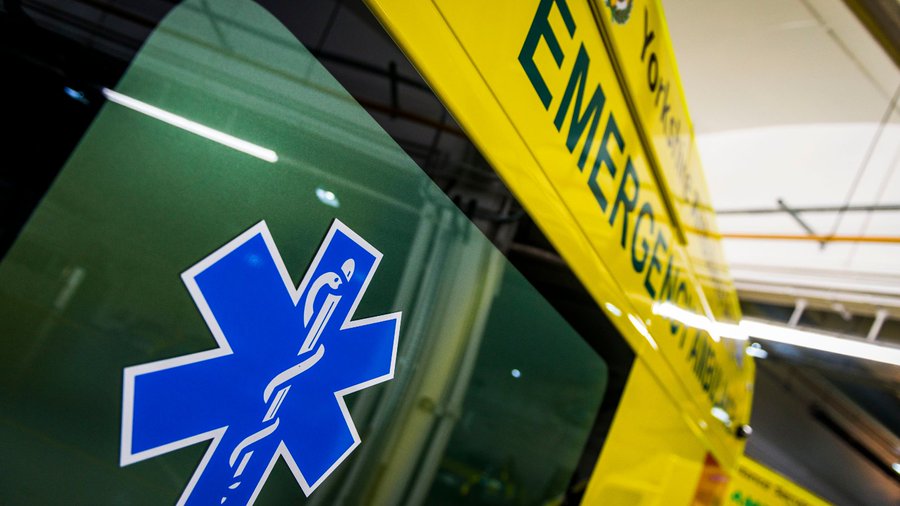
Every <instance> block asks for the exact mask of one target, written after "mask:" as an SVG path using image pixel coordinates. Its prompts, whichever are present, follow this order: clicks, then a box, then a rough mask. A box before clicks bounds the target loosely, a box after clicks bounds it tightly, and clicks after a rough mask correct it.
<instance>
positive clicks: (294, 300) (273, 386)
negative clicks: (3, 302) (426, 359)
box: [120, 220, 400, 504]
mask: <svg viewBox="0 0 900 506" xmlns="http://www.w3.org/2000/svg"><path fill="white" fill-rule="evenodd" d="M380 261H381V253H380V252H379V251H378V250H377V249H375V248H374V247H373V246H371V245H370V244H369V243H367V242H366V241H365V240H364V239H362V238H361V237H360V236H358V235H357V234H356V233H354V232H353V231H352V230H350V228H348V227H347V226H346V225H344V224H343V223H341V222H340V221H338V220H334V222H333V224H332V226H331V228H330V229H329V231H328V234H327V235H326V236H325V239H324V241H323V242H322V244H321V246H320V247H319V250H318V253H317V254H316V256H315V258H314V260H313V261H312V265H310V267H309V269H308V270H307V272H306V275H305V276H304V278H303V281H301V282H300V286H299V287H298V288H294V286H293V283H292V282H291V278H290V276H289V275H288V270H287V268H286V267H285V265H284V262H283V261H282V259H281V255H279V253H278V250H277V249H276V247H275V242H274V240H273V239H272V236H271V234H270V233H269V229H268V227H267V226H266V223H265V221H262V222H260V223H258V224H256V225H255V226H253V227H251V228H250V229H249V230H247V231H246V232H244V233H242V234H241V235H240V236H238V237H237V238H235V239H234V240H232V241H231V242H229V243H228V244H226V245H225V246H223V247H222V248H220V249H218V250H217V251H215V252H214V253H212V254H211V255H209V256H208V257H206V258H205V259H203V260H202V261H200V262H199V263H198V264H196V265H194V266H193V267H191V268H190V269H188V270H187V271H185V272H184V273H183V274H182V275H181V277H182V280H183V281H184V283H185V285H186V286H187V289H188V291H189V292H190V294H191V296H192V297H193V299H194V303H195V304H196V305H197V308H198V309H199V310H200V313H201V315H202V316H203V318H204V320H205V321H206V325H207V326H208V327H209V329H210V331H211V332H212V334H213V336H214V337H215V339H216V342H217V343H218V348H217V349H214V350H209V351H204V352H201V353H195V354H192V355H186V356H182V357H177V358H172V359H168V360H162V361H159V362H152V363H149V364H143V365H138V366H134V367H128V368H126V369H125V370H124V386H123V407H122V448H121V462H120V463H121V465H122V466H125V465H128V464H132V463H135V462H139V461H142V460H145V459H149V458H152V457H155V456H158V455H162V454H164V453H168V452H171V451H174V450H178V449H180V448H184V447H187V446H190V445H193V444H196V443H200V442H203V441H209V440H211V441H212V442H211V443H210V445H209V448H208V450H207V451H206V454H205V455H204V456H203V459H202V460H201V461H200V464H199V465H198V466H197V470H196V471H195V472H194V475H193V476H192V477H191V479H190V481H189V482H188V485H187V487H186V488H185V490H184V493H183V494H182V495H181V498H180V500H179V502H178V503H179V504H226V503H227V504H250V503H253V501H254V500H255V499H256V497H257V495H258V494H259V492H260V490H262V487H263V485H264V484H265V481H266V478H267V477H268V475H269V473H270V472H271V470H272V468H273V467H274V466H275V464H276V463H277V462H278V459H279V458H283V459H284V461H285V462H286V464H287V465H288V467H289V468H290V470H291V472H292V473H293V474H294V477H295V478H296V479H297V482H298V483H299V485H300V487H301V488H302V489H303V492H304V493H305V494H306V495H307V496H308V495H309V494H311V493H312V491H313V490H315V489H316V487H318V486H319V485H320V484H321V483H322V482H323V481H324V480H325V479H326V478H327V477H328V475H329V474H330V473H331V472H332V471H334V470H335V469H336V468H337V467H338V465H340V463H341V462H342V461H343V460H344V459H345V458H346V457H347V456H348V455H349V454H350V453H351V452H352V451H353V450H354V448H356V446H358V445H359V443H360V437H359V434H358V433H357V431H356V427H355V426H354V425H353V420H352V419H351V418H350V412H349V411H348V410H347V406H346V405H345V403H344V400H343V397H344V396H345V395H347V394H349V393H351V392H356V391H358V390H362V389H363V388H366V387H369V386H372V385H375V384H377V383H381V382H383V381H387V380H389V379H391V378H393V376H394V362H395V359H396V356H397V339H398V335H399V332H400V313H392V314H388V315H383V316H377V317H372V318H365V319H360V320H353V313H354V311H355V309H356V306H357V305H358V304H359V301H360V300H361V299H362V297H363V295H364V294H365V292H366V288H367V286H368V284H369V281H370V280H371V279H372V276H373V275H374V274H375V270H376V269H377V268H378V263H379V262H380Z"/></svg>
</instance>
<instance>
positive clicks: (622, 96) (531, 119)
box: [369, 0, 753, 504]
mask: <svg viewBox="0 0 900 506" xmlns="http://www.w3.org/2000/svg"><path fill="white" fill-rule="evenodd" d="M369 4H370V7H371V8H372V10H373V12H375V14H376V15H377V16H378V18H379V19H380V20H381V22H382V23H383V24H384V25H385V27H386V28H387V30H388V32H389V33H391V35H392V36H393V37H394V38H395V40H396V41H397V43H398V45H399V46H400V47H401V48H402V49H403V50H404V51H405V52H406V54H407V56H408V57H409V58H410V60H411V61H412V62H413V63H414V64H415V65H416V66H417V68H418V69H419V71H420V72H421V73H422V75H423V76H424V77H425V78H426V80H427V81H428V82H429V84H430V85H431V86H432V87H433V88H434V90H435V92H436V93H437V94H438V95H439V96H440V98H441V99H442V101H443V102H444V104H445V105H446V106H447V108H448V109H449V110H450V112H451V113H452V114H453V115H454V117H455V118H456V120H457V121H458V122H459V124H460V125H461V126H462V127H463V128H464V129H465V131H466V133H467V134H468V135H469V136H470V138H471V139H472V140H473V142H474V143H475V144H476V145H477V146H478V147H479V148H480V150H481V152H482V153H483V155H484V156H485V157H486V158H487V159H488V161H489V162H490V163H491V164H492V166H493V167H494V168H495V170H496V171H497V172H498V174H499V175H500V176H501V177H502V178H503V180H504V182H505V183H506V184H507V186H508V187H509V188H510V189H511V190H512V192H513V193H514V194H515V196H516V198H517V199H518V200H519V201H520V202H521V203H522V205H523V206H524V207H525V208H526V209H527V210H528V212H529V214H530V215H531V216H532V218H533V219H534V221H535V222H536V223H537V224H538V226H539V227H540V228H541V229H542V231H543V232H544V234H545V235H546V236H547V237H548V238H549V239H550V241H551V242H552V243H553V245H554V247H555V248H556V249H557V251H559V253H560V255H561V256H562V257H563V258H564V259H565V261H566V262H567V263H568V265H569V266H570V267H571V268H572V270H573V271H574V272H575V274H576V275H577V276H578V277H579V279H580V280H581V281H582V283H583V284H584V286H585V287H586V288H587V290H588V291H589V292H590V294H591V296H592V297H593V298H594V299H595V301H596V302H597V304H598V305H599V306H600V307H601V308H602V309H603V311H604V312H605V313H606V315H607V316H608V317H609V318H610V320H611V321H612V322H613V324H614V325H615V326H616V327H617V328H618V329H619V331H620V332H621V333H622V335H623V336H624V338H625V339H626V341H628V343H629V344H630V345H631V347H632V348H633V350H634V352H635V354H636V357H637V358H636V361H635V364H634V366H633V369H632V372H631V376H630V378H629V382H628V385H627V386H626V390H625V394H624V396H623V399H622V402H621V405H620V407H619V410H618V412H617V414H616V419H615V420H614V423H613V427H612V429H611V431H610V434H609V437H608V438H607V440H606V442H605V444H604V448H603V452H602V454H601V457H600V460H599V462H598V463H597V466H596V468H595V472H594V476H593V478H592V479H591V482H590V483H589V485H588V489H587V492H586V496H585V499H586V502H587V503H598V504H599V503H602V504H690V503H702V504H711V503H716V502H718V501H719V500H720V499H723V498H722V495H723V494H724V487H720V489H721V490H720V492H716V493H715V494H713V495H714V497H713V498H712V499H702V498H703V497H707V496H709V494H704V493H700V494H698V492H702V490H706V489H704V488H703V486H704V485H703V482H704V480H705V479H706V478H701V477H706V476H708V475H709V473H706V472H705V471H704V469H706V467H708V462H709V461H710V459H711V461H713V462H716V463H717V465H718V466H720V467H721V469H722V470H723V472H724V473H725V475H726V480H727V475H728V474H731V473H732V472H733V470H734V469H735V467H736V465H737V462H738V459H739V458H740V456H741V454H742V452H743V441H742V440H740V439H739V438H737V437H735V435H734V434H735V430H736V429H737V427H739V426H740V425H742V424H745V423H747V422H748V421H749V414H750V401H751V389H752V380H753V364H752V362H751V361H750V359H749V357H746V356H745V354H744V346H745V341H742V340H738V339H734V337H736V336H734V335H727V333H723V332H720V331H719V330H718V329H719V327H717V326H716V325H718V323H721V322H732V323H733V322H736V321H737V320H739V319H740V310H739V308H738V305H737V298H736V296H735V292H734V289H733V286H732V284H731V279H730V277H729V275H728V272H727V267H725V265H724V260H723V258H722V253H721V247H720V245H719V243H718V241H717V239H716V232H715V224H714V215H713V213H712V210H711V208H710V204H709V198H708V190H707V189H706V183H705V180H704V178H703V174H702V170H701V167H700V163H699V159H698V157H697V156H696V147H695V146H694V141H693V133H692V129H691V126H690V120H689V117H688V115H687V109H686V107H685V105H684V99H683V95H682V93H681V85H680V81H679V79H678V75H677V72H676V71H675V62H674V57H673V56H672V50H671V46H670V44H669V40H668V35H667V32H666V29H665V21H664V18H663V16H662V10H661V7H660V6H659V4H658V2H655V1H650V2H642V1H636V2H632V4H631V6H630V9H631V10H630V16H629V19H628V20H627V21H626V22H625V23H624V24H623V23H618V22H613V21H611V18H610V16H611V12H612V11H611V10H610V7H609V6H608V5H607V4H606V2H604V1H599V0H598V1H597V2H595V3H591V2H589V1H587V0H527V1H526V0H495V1H490V2H479V1H473V0H433V1H432V2H408V1H403V0H369ZM623 6H627V4H625V3H623ZM645 17H646V19H645ZM645 20H646V22H647V23H651V24H650V25H648V26H652V27H654V28H653V29H654V30H655V31H654V33H655V35H654V40H653V42H652V44H653V45H654V51H655V54H656V57H655V58H656V59H657V60H658V62H659V63H658V64H657V65H659V72H660V76H665V79H666V80H667V82H668V85H667V86H669V90H670V91H669V97H668V99H667V100H668V107H669V109H668V110H667V116H666V117H667V118H668V117H672V118H674V117H676V116H677V117H678V118H680V121H681V123H680V124H679V125H680V126H679V129H678V130H677V132H676V133H675V134H673V132H675V131H674V130H673V129H672V128H673V127H672V126H671V125H669V126H666V125H665V124H664V123H661V122H660V121H659V120H658V116H659V111H655V110H654V108H655V107H656V105H655V102H654V100H655V99H654V96H653V95H649V94H648V92H642V91H641V86H644V87H646V86H647V84H646V83H641V82H639V74H640V73H641V72H644V73H646V63H642V62H641V61H640V52H641V49H642V44H643V42H644V37H645V32H644V30H645V27H644V22H645ZM646 58H648V56H647V55H646V54H645V60H646ZM642 65H644V68H643V70H642V67H641V66H642ZM598 92H599V94H598ZM668 114H672V116H668ZM673 146H680V147H677V149H678V150H679V151H677V152H676V151H675V149H676V148H675V147H673ZM682 158H683V160H682ZM711 322H717V323H715V324H714V323H711ZM705 466H706V467H705ZM714 474H715V473H713V475H714ZM716 490H719V489H716ZM697 497H701V499H699V500H697V499H696V498H697Z"/></svg>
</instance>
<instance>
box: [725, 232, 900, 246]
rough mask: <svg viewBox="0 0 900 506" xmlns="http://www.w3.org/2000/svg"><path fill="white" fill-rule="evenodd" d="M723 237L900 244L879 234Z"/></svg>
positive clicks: (899, 240) (893, 238)
mask: <svg viewBox="0 0 900 506" xmlns="http://www.w3.org/2000/svg"><path fill="white" fill-rule="evenodd" d="M719 237H721V238H722V239H766V240H776V241H816V242H872V243H882V244H900V237H892V236H878V235H834V236H821V235H799V234H798V235H792V234H730V233H723V234H719Z"/></svg>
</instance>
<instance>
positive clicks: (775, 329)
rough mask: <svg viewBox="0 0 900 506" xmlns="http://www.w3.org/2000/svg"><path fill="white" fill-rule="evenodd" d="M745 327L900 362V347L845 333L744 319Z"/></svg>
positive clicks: (769, 337) (774, 337)
mask: <svg viewBox="0 0 900 506" xmlns="http://www.w3.org/2000/svg"><path fill="white" fill-rule="evenodd" d="M741 329H742V330H743V331H744V332H746V333H747V334H749V335H750V336H752V337H754V338H757V339H763V340H766V341H774V342H777V343H784V344H790V345H792V346H800V347H803V348H810V349H813V350H819V351H827V352H830V353H837V354H839V355H846V356H848V357H856V358H862V359H865V360H873V361H875V362H882V363H885V364H891V365H900V348H894V347H888V346H883V345H878V344H872V343H869V342H865V341H857V340H855V339H848V338H845V337H834V336H828V335H825V334H819V333H817V332H809V331H806V330H799V329H795V328H792V327H785V326H783V325H773V324H771V323H764V322H760V321H754V320H743V321H741Z"/></svg>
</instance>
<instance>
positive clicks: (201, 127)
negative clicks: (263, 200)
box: [103, 88, 278, 163]
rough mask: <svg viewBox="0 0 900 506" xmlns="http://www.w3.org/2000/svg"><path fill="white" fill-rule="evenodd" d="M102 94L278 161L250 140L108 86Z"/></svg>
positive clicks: (230, 145)
mask: <svg viewBox="0 0 900 506" xmlns="http://www.w3.org/2000/svg"><path fill="white" fill-rule="evenodd" d="M103 95H104V96H105V97H106V98H107V100H109V101H110V102H115V103H117V104H119V105H121V106H125V107H127V108H129V109H131V110H134V111H137V112H140V113H142V114H146V115H147V116H150V117H151V118H156V119H158V120H160V121H162V122H164V123H168V124H170V125H172V126H176V127H178V128H181V129H182V130H187V131H188V132H191V133H192V134H196V135H199V136H201V137H205V138H207V139H209V140H211V141H214V142H218V143H219V144H221V145H223V146H228V147H229V148H231V149H235V150H237V151H240V152H242V153H247V154H248V155H251V156H255V157H256V158H259V159H260V160H265V161H267V162H270V163H275V162H277V161H278V155H277V154H276V153H275V152H274V151H272V150H271V149H266V148H264V147H261V146H257V145H256V144H253V143H252V142H247V141H245V140H243V139H238V138H237V137H234V136H233V135H228V134H226V133H225V132H220V131H218V130H216V129H214V128H210V127H208V126H206V125H201V124H200V123H197V122H195V121H191V120H189V119H187V118H185V117H182V116H179V115H177V114H173V113H171V112H169V111H165V110H163V109H160V108H159V107H154V106H152V105H150V104H148V103H146V102H141V101H140V100H138V99H136V98H132V97H129V96H128V95H123V94H121V93H119V92H117V91H113V90H110V89H108V88H103Z"/></svg>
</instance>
